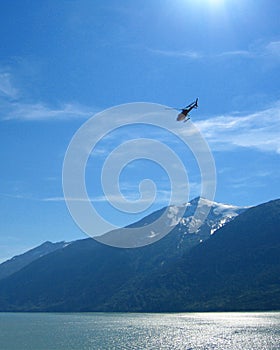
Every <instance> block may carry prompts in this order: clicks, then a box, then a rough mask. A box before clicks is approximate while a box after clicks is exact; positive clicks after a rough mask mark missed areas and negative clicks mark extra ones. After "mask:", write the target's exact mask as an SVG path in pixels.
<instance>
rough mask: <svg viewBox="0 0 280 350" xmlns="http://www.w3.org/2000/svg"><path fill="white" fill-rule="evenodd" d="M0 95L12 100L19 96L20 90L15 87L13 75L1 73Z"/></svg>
mask: <svg viewBox="0 0 280 350" xmlns="http://www.w3.org/2000/svg"><path fill="white" fill-rule="evenodd" d="M0 95H2V96H4V97H8V98H12V99H14V98H16V97H17V96H18V89H16V88H15V87H14V86H13V84H12V77H11V74H10V73H8V72H0Z"/></svg>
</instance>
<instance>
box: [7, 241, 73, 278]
mask: <svg viewBox="0 0 280 350" xmlns="http://www.w3.org/2000/svg"><path fill="white" fill-rule="evenodd" d="M68 244H69V243H66V242H57V243H52V242H45V243H43V244H41V245H40V246H38V247H36V248H33V249H31V250H29V251H27V252H25V253H23V254H21V255H17V256H14V257H13V258H12V259H9V260H7V261H5V262H3V263H2V264H0V280H1V279H3V278H6V277H8V276H10V275H12V274H13V273H15V272H17V271H19V270H21V269H22V268H23V267H25V266H27V265H29V264H30V263H31V262H32V261H34V260H37V259H39V258H41V257H42V256H44V255H47V254H49V253H51V252H54V251H55V250H57V249H61V248H63V247H65V246H66V245H68Z"/></svg>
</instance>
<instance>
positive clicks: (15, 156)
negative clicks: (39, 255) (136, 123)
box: [0, 0, 280, 260]
mask: <svg viewBox="0 0 280 350" xmlns="http://www.w3.org/2000/svg"><path fill="white" fill-rule="evenodd" d="M279 13H280V2H279V1H275V0H258V1H255V0H196V1H189V0H174V1H164V0H161V1H160V0H153V1H150V0H149V1H147V0H142V1H132V0H131V1H128V0H127V1H120V0H118V1H113V0H112V1H109V0H108V1H106V2H101V1H95V0H93V1H92V0H88V1H86V0H79V1H74V0H69V1H59V2H57V1H47V0H46V1H42V2H38V1H26V0H14V1H8V0H2V1H1V2H0V17H1V18H0V19H1V21H0V23H1V27H0V42H1V50H0V134H1V139H0V140H1V151H0V160H1V173H0V181H1V182H0V186H1V188H0V208H1V230H0V248H1V254H0V260H5V259H6V258H9V257H11V256H13V255H15V254H19V253H21V252H23V251H24V250H26V249H28V248H30V247H33V246H36V245H38V244H40V243H42V242H43V241H46V240H51V241H59V240H66V241H70V240H73V239H76V238H83V237H86V235H85V234H84V233H83V232H81V231H80V229H79V228H78V227H77V226H76V224H75V223H74V222H73V220H72V218H71V216H70V214H69V212H68V210H67V207H66V205H65V202H64V200H63V191H62V166H63V159H64V155H65V152H66V149H67V147H68V144H69V142H70V140H71V138H72V137H73V135H74V134H75V132H76V131H77V130H78V128H79V127H81V126H82V125H83V123H85V122H86V121H87V120H88V119H89V118H90V117H91V116H93V115H94V114H95V113H97V112H100V111H103V110H105V109H107V108H110V107H114V106H116V105H119V104H125V103H134V102H147V103H156V104H162V105H167V106H175V107H183V106H184V105H185V104H187V103H189V102H191V101H192V100H193V99H195V98H196V97H199V103H200V104H199V108H198V109H197V110H196V111H194V112H193V113H192V121H193V123H194V124H195V126H196V127H197V128H198V129H199V130H200V132H201V134H202V135H203V137H204V138H205V139H206V140H207V142H208V144H209V147H210V149H211V151H212V154H213V157H214V159H215V164H216V171H217V184H216V185H217V189H216V196H215V200H216V201H220V202H225V203H231V204H235V205H254V204H259V203H262V202H265V201H268V200H270V199H274V198H279V179H280V170H279V168H280V167H279V154H280V133H279V130H280V86H279V76H280V74H279V73H280V27H279ZM170 113H171V114H170V115H171V117H172V118H173V114H174V123H175V119H176V111H173V112H172V111H170ZM172 113H173V114H172ZM109 118H110V116H109V117H108V118H107V119H106V121H105V120H104V123H110V119H109ZM172 122H173V120H172V121H171V119H170V123H172ZM176 127H179V126H177V125H176ZM180 127H181V128H187V124H180ZM128 134H129V136H127V135H128ZM155 135H157V136H155ZM133 137H156V138H157V139H158V140H160V141H161V142H165V143H166V144H167V145H169V147H171V148H172V149H174V151H176V152H177V153H178V154H179V157H181V158H182V159H184V162H185V166H186V167H187V170H188V176H189V193H188V194H186V200H187V199H188V197H189V198H192V197H194V196H196V195H197V194H199V169H198V166H197V164H195V161H194V159H192V157H191V156H190V157H186V153H185V152H188V151H186V150H184V151H183V150H182V147H181V146H182V145H178V144H176V142H174V140H173V139H172V137H170V136H166V135H165V134H164V133H160V134H159V133H158V132H155V131H154V130H151V129H149V130H148V128H147V127H141V128H140V129H137V128H135V127H134V129H130V131H129V132H127V131H124V132H122V131H121V130H120V131H119V133H117V134H115V135H113V136H112V137H111V138H110V137H107V138H106V139H105V140H103V141H101V142H100V144H99V145H98V146H97V151H96V152H95V153H94V154H93V155H92V157H91V159H90V161H89V164H88V172H87V178H88V179H89V180H87V181H88V187H89V188H88V192H89V195H90V197H91V198H93V199H95V202H96V205H97V207H98V209H99V211H100V212H101V213H102V214H103V215H104V216H106V217H110V218H111V219H112V220H113V222H114V223H115V224H116V225H123V224H126V223H129V222H131V221H133V220H135V219H138V218H139V217H141V215H140V214H139V215H136V216H133V215H128V216H125V215H124V214H121V213H119V212H118V211H117V212H116V211H114V209H113V208H112V207H111V206H110V205H108V203H106V202H105V199H106V198H104V196H103V194H102V190H101V187H100V183H99V181H98V176H97V173H96V171H94V172H91V163H90V162H91V161H92V162H93V161H94V158H98V160H97V163H96V167H97V169H99V170H101V169H102V159H103V162H104V160H105V158H106V155H108V154H109V153H110V151H112V150H113V149H114V148H115V147H117V146H118V145H120V144H121V141H122V142H124V141H125V140H129V139H131V138H133ZM98 147H99V151H98ZM104 150H105V151H104ZM187 154H188V153H187ZM97 155H102V156H100V157H98V156H97ZM183 155H184V156H183ZM186 159H187V160H186ZM137 166H138V167H137ZM139 166H140V168H141V171H139ZM142 173H143V174H144V175H145V176H144V178H146V177H147V178H151V179H152V180H153V181H154V182H155V183H156V184H157V186H158V196H157V198H156V201H155V203H154V204H153V205H152V206H150V207H149V209H148V210H147V211H145V212H144V213H142V216H143V215H145V214H147V213H148V212H151V211H153V210H155V209H157V208H159V207H162V206H163V205H166V204H168V199H166V198H167V197H168V193H169V191H170V188H169V187H168V178H167V176H166V174H165V173H164V172H163V171H162V169H160V168H159V167H157V166H156V164H154V163H152V162H151V161H142V162H141V161H140V160H139V161H138V162H134V163H133V164H132V163H131V166H130V167H127V169H126V170H125V171H123V173H122V174H121V182H120V187H121V190H122V192H123V194H124V196H126V197H127V198H128V199H132V200H133V199H135V198H137V196H138V195H139V192H138V184H139V181H141V176H140V175H139V174H142ZM186 200H185V197H184V193H182V202H184V201H186ZM96 230H97V231H99V230H101V229H100V228H98V227H96ZM97 233H99V232H97Z"/></svg>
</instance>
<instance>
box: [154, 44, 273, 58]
mask: <svg viewBox="0 0 280 350" xmlns="http://www.w3.org/2000/svg"><path fill="white" fill-rule="evenodd" d="M148 51H149V52H150V53H152V54H156V55H161V56H166V57H173V58H176V57H177V58H186V59H190V60H198V59H217V58H225V59H226V58H234V57H236V58H237V57H240V58H244V59H257V58H266V59H267V58H270V59H273V58H274V59H275V58H280V41H270V42H268V43H261V44H260V43H258V44H254V45H251V46H250V47H249V48H248V49H236V50H231V51H221V52H216V53H207V52H202V51H196V50H192V49H186V50H168V49H152V48H148Z"/></svg>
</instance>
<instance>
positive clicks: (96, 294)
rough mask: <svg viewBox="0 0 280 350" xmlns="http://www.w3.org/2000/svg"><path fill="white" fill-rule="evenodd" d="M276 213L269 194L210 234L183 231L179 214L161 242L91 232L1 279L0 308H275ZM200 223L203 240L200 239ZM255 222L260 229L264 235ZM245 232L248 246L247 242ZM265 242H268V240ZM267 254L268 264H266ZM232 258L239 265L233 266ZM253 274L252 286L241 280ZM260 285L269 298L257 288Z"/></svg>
mask: <svg viewBox="0 0 280 350" xmlns="http://www.w3.org/2000/svg"><path fill="white" fill-rule="evenodd" d="M254 208H257V209H254ZM212 209H213V208H212ZM215 209H216V213H214V209H213V211H212V212H211V211H210V219H211V214H213V213H214V214H215V215H217V208H215ZM227 209H229V208H227ZM252 210H253V214H250V213H252ZM256 213H257V214H256ZM261 213H263V217H262V215H261ZM270 213H274V214H273V215H271V214H270ZM186 215H187V214H186ZM244 215H245V216H244ZM279 217H280V200H275V201H272V202H269V203H265V204H262V205H259V206H257V207H253V208H249V209H246V210H245V211H243V212H242V213H240V214H239V215H236V216H235V217H234V218H231V220H230V221H229V222H228V223H226V224H224V225H223V227H221V228H217V229H216V230H215V232H214V233H212V234H211V227H209V226H205V227H204V228H203V227H202V226H201V232H198V233H196V234H190V233H187V231H186V228H187V226H186V223H185V222H184V220H183V219H186V218H187V216H186V217H183V218H181V222H180V220H179V222H178V224H177V225H175V226H174V227H173V229H172V231H171V232H170V233H169V234H168V235H166V236H165V237H163V238H162V239H161V240H160V241H158V242H156V243H154V244H151V245H147V246H145V247H141V248H135V249H129V248H126V249H119V248H116V247H110V246H105V245H103V244H101V243H98V242H96V241H95V240H93V239H91V238H88V239H85V240H79V241H75V242H73V243H72V244H70V245H69V246H67V247H65V248H64V249H60V250H56V251H54V252H52V253H50V254H48V255H46V256H43V257H41V258H40V259H38V260H36V261H33V262H32V263H31V264H29V265H28V266H26V267H24V268H23V269H22V270H20V271H18V272H16V273H15V274H13V275H11V276H9V277H8V278H6V279H4V280H2V281H0V310H1V311H140V312H144V311H145V312H161V311H164V312H165V311H203V310H204V311H209V310H212V311H213V310H220V311H222V310H229V309H232V310H239V309H246V307H247V308H248V309H250V310H251V309H255V310H256V309H258V305H259V308H260V309H264V310H270V309H275V308H280V306H279V305H278V304H277V300H278V299H277V298H278V295H279V288H278V287H279V277H278V276H279V275H280V266H279V264H278V260H279V259H278V260H277V258H278V257H279V254H280V244H279V229H278V227H280V223H279ZM218 218H219V220H220V219H221V216H218ZM260 220H263V222H260ZM236 222H237V224H236ZM246 222H247V224H246V225H245V223H246ZM234 223H235V224H234ZM240 223H241V224H240ZM240 225H241V226H242V227H240ZM207 227H208V231H207V232H208V233H207V237H208V238H207V239H204V240H203V239H201V237H202V235H204V234H206V233H205V232H206V231H205V232H204V231H203V230H204V229H205V230H206V228H207ZM261 228H266V233H265V234H262V232H261ZM228 230H229V231H228ZM244 230H245V231H244ZM226 232H230V233H226ZM240 232H243V233H244V237H243V238H242V235H241V234H240ZM252 232H255V236H254V235H253V236H252ZM240 235H241V236H240ZM224 236H227V239H226V240H225V238H223V237H224ZM246 237H247V238H246ZM252 237H253V238H254V244H249V242H250V240H252ZM264 237H265V238H266V239H263V238H264ZM237 238H238V239H237ZM236 240H237V241H238V242H239V241H240V242H241V243H240V244H241V245H239V247H241V248H242V247H243V245H242V244H244V249H243V254H241V255H239V256H238V255H236V252H235V251H234V249H233V248H232V247H234V246H235V245H236V244H237V242H236ZM270 240H272V241H271V243H273V244H268V243H269V241H270ZM242 242H243V243H242ZM221 245H222V246H223V247H224V248H225V249H224V250H225V252H224V253H223V249H222V250H221V248H219V247H220V246H221ZM218 248H219V249H220V250H219V249H218ZM241 248H240V249H241ZM263 248H264V249H263ZM241 251H242V250H241ZM264 251H265V253H264ZM222 253H223V254H222ZM207 256H210V257H215V259H214V258H211V259H212V260H213V261H214V262H216V265H217V266H216V265H215V264H214V263H210V264H209V261H210V262H211V259H208V260H207V259H206V257H207ZM250 256H251V257H253V262H254V263H253V262H252V259H251V260H250V269H251V270H250V269H248V267H246V265H244V264H245V263H246V258H249V257H250ZM272 257H274V260H273V261H274V263H275V264H274V265H273V264H272V262H270V263H269V262H268V258H270V259H272ZM219 258H220V260H219ZM231 258H232V259H233V260H232V259H231ZM258 258H260V259H261V261H262V263H261V264H260V266H261V269H260V271H258V266H256V265H255V262H256V261H258ZM217 259H218V260H217ZM244 259H245V260H244ZM239 260H240V261H239ZM237 263H238V264H239V265H238V264H237ZM213 264H214V265H213ZM235 264H236V266H239V270H237V272H236V269H235V268H234V267H235ZM242 264H243V265H244V266H243V268H244V272H242V269H241V267H242ZM208 265H209V266H208ZM268 266H269V267H270V271H269V272H267V270H266V269H267V268H268ZM245 267H246V268H245ZM272 267H273V268H272ZM254 273H255V276H256V278H257V282H258V283H259V284H258V283H257V282H256V283H255V282H254V280H253V279H252V278H251V279H250V278H248V276H250V275H254ZM209 276H210V277H211V278H210V277H209ZM245 277H246V278H245ZM207 278H208V279H207ZM261 284H262V288H260V286H261ZM243 285H244V287H243ZM245 287H246V288H245ZM253 287H254V288H255V289H254V288H253ZM266 287H267V288H268V293H270V298H268V295H267V294H265V293H264V292H262V289H265V288H266ZM244 288H245V289H244ZM217 289H219V290H221V291H223V293H222V294H221V293H220V292H219V291H218V290H217ZM19 291H21V292H20V293H19ZM254 291H255V294H254ZM246 298H247V301H246V302H245V301H244V300H245V299H246ZM258 299H259V303H257V300H258ZM234 300H235V302H234ZM236 300H239V301H240V300H241V301H242V303H241V302H239V303H238V302H237V301H236ZM279 300H280V299H279Z"/></svg>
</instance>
